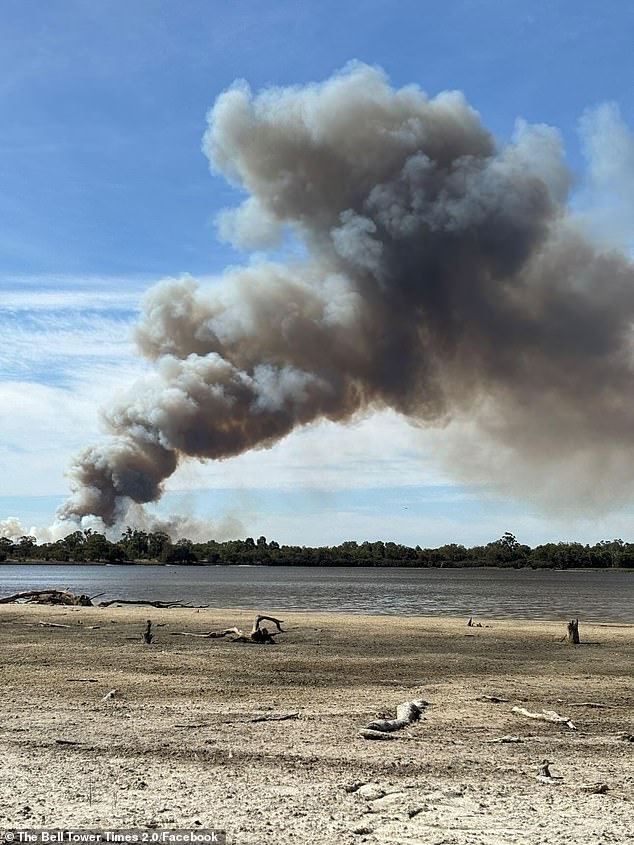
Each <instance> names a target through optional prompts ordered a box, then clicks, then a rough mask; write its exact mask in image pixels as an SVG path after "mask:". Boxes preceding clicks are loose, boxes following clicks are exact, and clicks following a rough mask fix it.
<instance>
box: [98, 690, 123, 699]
mask: <svg viewBox="0 0 634 845" xmlns="http://www.w3.org/2000/svg"><path fill="white" fill-rule="evenodd" d="M118 696H119V690H118V689H111V690H110V692H107V693H106V694H105V695H104V697H103V698H102V699H101V700H102V701H112V699H113V698H118Z"/></svg>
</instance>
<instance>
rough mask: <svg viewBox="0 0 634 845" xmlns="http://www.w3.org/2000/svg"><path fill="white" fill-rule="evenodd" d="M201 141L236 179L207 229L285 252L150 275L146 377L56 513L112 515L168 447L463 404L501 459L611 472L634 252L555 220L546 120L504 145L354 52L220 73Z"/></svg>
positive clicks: (563, 183) (627, 433)
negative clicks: (273, 74)
mask: <svg viewBox="0 0 634 845" xmlns="http://www.w3.org/2000/svg"><path fill="white" fill-rule="evenodd" d="M204 149H205V152H206V154H207V155H208V156H209V159H210V161H211V162H212V164H213V166H214V167H215V168H216V169H217V170H219V171H220V172H221V173H223V174H225V176H226V177H227V178H228V179H229V180H230V181H231V182H232V183H233V184H235V185H237V186H239V187H240V188H242V189H244V190H245V191H246V192H247V193H248V198H247V199H246V201H245V202H244V204H243V205H242V206H241V207H240V208H239V209H237V210H235V211H232V212H225V213H224V214H223V216H222V219H221V221H220V224H221V231H222V233H223V235H224V236H225V237H228V238H232V239H233V240H234V241H235V242H236V243H238V244H240V245H242V246H246V247H253V248H261V247H263V246H267V245H268V246H271V245H275V244H276V243H280V242H281V241H282V239H284V238H288V237H289V233H290V234H291V235H292V236H293V237H294V238H295V239H296V240H297V241H298V242H299V243H300V244H301V249H300V250H297V251H296V252H297V255H298V256H301V257H298V258H297V259H296V260H295V261H294V263H286V264H274V263H259V264H254V265H253V266H249V267H247V268H245V269H238V270H232V271H230V272H228V273H227V274H226V275H225V278H224V280H223V283H222V285H219V286H215V287H214V288H213V289H211V290H210V289H203V288H202V287H200V286H199V285H198V284H197V283H196V282H195V281H194V280H191V279H182V280H177V281H168V282H163V283H161V284H159V285H158V286H156V287H155V288H153V289H152V290H150V292H149V293H148V294H147V296H146V298H145V303H144V312H143V316H142V318H141V321H140V323H139V325H138V328H137V340H138V344H139V347H140V349H141V351H142V353H143V354H144V355H145V356H146V357H148V358H150V359H153V360H154V361H155V362H156V370H155V375H154V377H153V378H151V379H148V380H147V381H145V382H143V383H141V384H137V385H135V386H134V388H133V391H132V392H131V394H130V396H129V397H128V398H127V399H126V400H125V401H123V402H121V403H120V404H119V405H118V406H117V407H114V408H111V409H109V410H108V411H107V412H106V414H105V419H106V422H107V427H108V429H109V431H110V432H111V434H112V435H113V437H112V439H111V442H110V443H109V444H106V445H103V446H98V447H95V448H91V449H88V450H87V451H86V452H84V453H83V454H82V455H80V456H79V458H78V460H77V463H76V465H75V466H74V468H73V496H72V498H71V500H70V501H69V502H68V503H67V504H66V505H65V506H64V508H63V511H62V515H63V516H64V517H66V518H79V517H81V516H83V515H87V514H95V515H98V516H100V517H102V518H103V520H104V521H105V522H106V523H107V524H112V523H113V522H115V521H117V519H119V518H120V517H121V516H122V514H123V513H124V512H125V510H126V508H127V507H128V505H129V504H130V501H133V502H139V503H143V502H150V501H154V500H156V499H158V498H159V497H160V495H161V492H162V484H163V482H164V481H165V479H166V478H167V477H168V476H169V475H170V474H171V473H173V472H174V470H175V469H176V467H177V465H178V463H179V461H181V460H182V459H183V458H186V457H197V458H209V459H222V458H227V457H229V456H232V455H238V454H240V453H241V452H244V451H245V450H248V449H253V448H266V447H268V446H270V445H271V444H273V443H275V442H276V441H278V440H279V439H280V438H282V437H284V436H285V435H287V434H288V433H289V432H291V431H292V430H293V429H294V428H296V427H297V426H302V425H306V424H308V423H312V422H314V421H316V420H319V419H322V418H327V419H330V420H340V421H346V420H350V419H352V418H354V417H355V415H357V414H358V413H359V412H367V411H368V410H371V409H374V408H385V407H390V408H393V409H396V410H397V411H399V412H401V413H402V414H404V415H406V416H407V417H408V418H410V419H412V420H413V421H415V422H417V423H420V424H422V425H427V426H440V425H446V424H447V423H449V422H450V421H451V420H452V419H456V418H459V419H460V418H461V419H468V420H469V421H470V425H471V428H472V435H473V437H474V438H475V439H474V441H473V442H476V441H477V439H478V438H480V437H481V438H484V439H485V440H486V441H487V442H491V440H493V442H495V443H497V444H498V447H499V453H498V455H503V456H504V462H503V469H501V470H500V471H501V472H502V473H508V474H509V475H510V474H513V473H516V474H517V473H521V472H522V471H523V470H526V471H527V472H528V471H529V469H531V468H532V469H533V470H534V469H535V468H536V467H537V468H539V471H540V472H542V473H544V474H547V473H545V472H544V471H545V469H547V468H550V469H552V471H553V472H558V471H559V470H560V469H562V468H563V467H566V466H568V467H574V474H575V479H576V482H575V487H576V488H577V487H578V488H579V489H582V488H583V489H590V487H591V486H592V485H593V484H595V482H596V478H597V470H598V469H599V470H600V469H602V468H605V467H608V468H609V471H610V473H612V476H611V477H612V478H613V480H614V484H615V485H620V486H621V487H623V486H627V485H628V484H629V483H630V478H631V477H632V476H633V475H634V473H633V470H634V449H633V448H632V431H633V430H634V393H633V387H634V368H633V356H632V324H633V321H634V267H633V265H632V264H631V263H630V262H629V261H628V260H627V259H626V257H625V256H624V255H621V254H618V253H616V252H612V253H606V252H601V251H600V250H599V249H598V248H597V247H594V246H593V245H592V244H591V243H590V242H589V241H588V240H587V239H586V238H584V236H583V235H582V234H581V233H580V232H579V231H578V230H577V229H576V228H575V226H574V225H573V223H572V221H571V218H570V216H569V215H568V214H567V212H566V208H565V205H564V203H565V199H566V193H567V189H568V182H569V178H568V173H567V170H566V168H565V166H564V164H563V162H562V153H561V150H560V143H559V137H558V135H557V133H556V132H554V131H553V130H552V129H549V128H547V127H543V126H538V127H529V126H526V125H520V126H518V129H517V131H516V136H515V139H514V141H513V143H511V144H508V145H504V146H499V145H498V144H497V143H496V141H495V140H494V138H493V137H492V136H491V134H490V133H489V132H488V131H487V130H486V129H485V128H484V127H483V126H482V123H481V122H480V118H479V116H478V114H477V113H476V112H475V111H474V110H473V109H471V108H470V107H469V105H468V104H467V103H466V102H465V100H464V98H463V96H462V95H461V94H459V93H456V92H451V93H444V94H441V95H439V96H438V97H436V98H434V99H428V98H427V97H426V96H425V95H424V94H423V93H422V92H421V91H420V90H419V89H418V88H416V87H408V88H404V89H401V90H394V89H392V88H391V87H390V86H389V84H388V82H387V80H386V79H385V77H384V75H383V74H382V73H381V72H380V71H378V70H376V69H373V68H370V67H367V66H364V65H358V64H355V65H351V66H350V67H348V68H346V69H345V70H344V71H343V72H342V73H340V74H337V75H335V76H334V77H332V78H331V79H329V80H327V81H326V82H325V83H323V84H321V85H312V86H306V87H300V88H292V89H271V90H267V91H264V92H263V93H261V94H259V95H257V96H253V95H252V94H251V92H250V91H249V89H248V88H247V86H246V85H245V84H237V85H235V86H234V87H233V88H231V89H230V90H229V91H227V92H226V93H224V94H222V95H221V96H220V97H219V98H218V100H217V102H216V104H215V106H214V108H213V109H212V111H211V113H210V115H209V129H208V131H207V133H206V135H205V140H204ZM467 451H468V450H467V449H466V448H465V449H464V452H465V455H466V452H467ZM461 460H462V458H461ZM467 464H468V459H467V458H465V466H466V465H467ZM458 472H460V467H458ZM579 479H582V480H581V481H580V480H579ZM583 479H585V481H584V480H583ZM584 485H585V486H584ZM571 492H573V493H574V491H571ZM535 495H536V496H537V495H538V493H536V494H535Z"/></svg>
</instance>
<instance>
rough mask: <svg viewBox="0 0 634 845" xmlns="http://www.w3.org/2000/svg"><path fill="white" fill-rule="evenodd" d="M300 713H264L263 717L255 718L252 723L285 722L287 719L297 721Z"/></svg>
mask: <svg viewBox="0 0 634 845" xmlns="http://www.w3.org/2000/svg"><path fill="white" fill-rule="evenodd" d="M298 716H299V711H298V710H296V711H295V712H294V713H263V714H262V715H261V716H254V717H253V719H250V721H251V722H285V721H286V720H287V719H297V717H298Z"/></svg>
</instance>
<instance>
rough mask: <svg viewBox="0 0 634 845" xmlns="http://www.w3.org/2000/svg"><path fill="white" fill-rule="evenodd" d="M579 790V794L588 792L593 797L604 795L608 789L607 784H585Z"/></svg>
mask: <svg viewBox="0 0 634 845" xmlns="http://www.w3.org/2000/svg"><path fill="white" fill-rule="evenodd" d="M579 789H580V790H581V792H589V793H591V794H593V795H605V793H606V792H607V791H608V789H609V787H608V785H607V783H585V784H583V786H580V787H579Z"/></svg>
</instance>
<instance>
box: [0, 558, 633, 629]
mask: <svg viewBox="0 0 634 845" xmlns="http://www.w3.org/2000/svg"><path fill="white" fill-rule="evenodd" d="M45 587H59V588H68V589H70V590H72V591H73V592H74V593H86V594H88V595H90V596H94V595H96V594H97V593H103V596H102V597H101V600H103V601H105V600H107V599H114V598H121V599H151V600H162V601H169V600H179V601H184V602H192V603H195V604H208V605H209V606H211V607H236V608H245V609H248V610H259V611H261V612H265V611H269V612H270V613H274V612H275V611H277V612H279V613H283V612H284V611H289V610H297V611H300V610H307V611H311V610H312V611H317V610H319V611H322V610H323V611H338V612H344V613H371V614H377V613H380V614H387V615H402V616H416V615H423V616H425V615H439V616H466V617H469V616H476V617H492V618H515V619H521V618H524V619H557V620H559V619H569V618H571V617H573V616H575V617H576V616H578V617H579V618H580V619H583V620H585V621H594V622H628V623H634V572H632V571H620V572H619V571H607V572H593V571H587V570H577V571H568V572H561V571H554V570H544V571H537V570H535V571H534V570H531V569H521V570H501V569H401V568H394V569H373V568H356V567H327V568H317V567H305V566H297V567H265V566H253V567H252V566H204V567H200V566H85V565H81V564H76V565H68V564H59V565H57V564H56V565H46V564H45V565H34V566H14V565H6V564H2V565H0V596H4V595H9V594H10V593H15V592H18V591H22V590H36V589H41V588H45Z"/></svg>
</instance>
